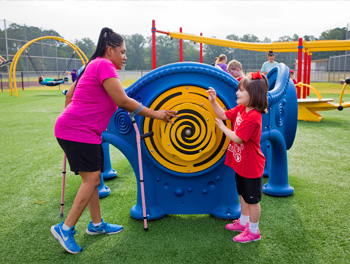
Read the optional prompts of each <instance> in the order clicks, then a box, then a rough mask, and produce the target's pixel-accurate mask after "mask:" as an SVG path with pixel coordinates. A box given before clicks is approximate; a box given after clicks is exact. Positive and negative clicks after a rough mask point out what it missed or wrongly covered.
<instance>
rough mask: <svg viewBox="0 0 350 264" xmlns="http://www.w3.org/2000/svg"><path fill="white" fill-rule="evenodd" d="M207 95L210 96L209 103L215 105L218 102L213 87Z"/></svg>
mask: <svg viewBox="0 0 350 264" xmlns="http://www.w3.org/2000/svg"><path fill="white" fill-rule="evenodd" d="M207 93H208V94H209V102H211V103H213V102H215V100H216V91H215V89H214V88H213V87H209V90H207Z"/></svg>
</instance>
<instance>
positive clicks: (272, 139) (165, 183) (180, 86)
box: [99, 63, 298, 220]
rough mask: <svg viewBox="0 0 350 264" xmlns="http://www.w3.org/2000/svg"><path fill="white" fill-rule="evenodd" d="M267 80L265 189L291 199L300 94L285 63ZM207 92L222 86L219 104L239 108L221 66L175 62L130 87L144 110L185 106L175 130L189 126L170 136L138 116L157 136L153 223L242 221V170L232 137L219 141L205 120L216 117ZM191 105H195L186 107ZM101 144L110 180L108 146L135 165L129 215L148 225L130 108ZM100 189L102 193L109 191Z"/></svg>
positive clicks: (151, 143) (152, 151) (150, 171)
mask: <svg viewBox="0 0 350 264" xmlns="http://www.w3.org/2000/svg"><path fill="white" fill-rule="evenodd" d="M267 77H268V79H269V83H270V88H269V92H268V101H269V112H268V113H267V114H265V115H263V129H262V135H261V148H262V150H263V152H264V154H265V156H266V166H265V172H264V176H266V177H269V178H268V183H266V184H265V185H264V187H263V191H264V192H265V193H266V194H269V195H273V196H288V195H291V194H293V192H294V189H293V188H292V187H291V186H290V185H289V183H288V164H287V149H289V148H290V147H291V146H292V144H293V141H294V138H295V134H296V128H297V116H298V103H297V97H296V92H295V86H294V84H293V82H292V81H291V80H290V78H289V68H288V67H287V66H286V65H284V64H279V65H278V66H277V67H275V68H274V69H272V70H271V71H270V72H269V73H268V75H267ZM208 87H214V88H215V90H216V92H217V98H218V100H221V102H222V104H223V105H224V107H225V108H226V109H230V108H233V107H235V106H236V92H237V89H238V82H237V80H236V79H234V78H233V77H231V76H230V75H229V74H227V73H225V72H223V71H221V70H219V69H216V68H214V67H212V66H210V65H205V64H199V63H174V64H169V65H166V66H163V67H160V68H157V69H156V70H153V71H152V72H150V73H148V74H147V75H145V76H143V77H142V78H140V79H139V80H138V81H137V82H135V83H134V84H133V85H132V86H130V87H129V88H127V89H126V93H127V94H128V96H129V97H131V98H134V99H135V100H137V101H139V102H142V104H143V105H145V106H148V107H149V106H151V107H152V108H154V109H165V108H166V109H181V113H183V115H181V118H180V117H179V118H178V119H175V124H174V125H173V126H174V127H176V124H177V122H180V119H182V120H181V122H183V123H182V125H178V126H177V127H176V128H177V131H176V133H175V132H170V133H169V135H167V133H166V131H171V126H170V130H169V127H167V126H165V125H164V124H165V123H164V124H163V125H158V126H157V124H156V121H152V120H151V121H150V119H149V118H144V117H142V116H136V117H135V119H136V122H137V125H138V127H139V130H140V133H141V134H144V133H147V132H149V131H153V132H154V136H153V137H152V138H148V139H146V140H143V141H142V142H141V149H142V159H143V163H142V165H143V175H144V186H145V196H146V207H147V218H148V219H149V220H152V219H158V218H161V217H164V216H165V215H169V214H210V215H212V216H214V217H218V218H223V219H235V218H239V216H240V204H239V200H238V194H237V190H236V183H235V177H234V176H235V173H234V171H233V170H232V169H231V168H229V167H228V166H226V165H224V161H225V152H226V147H227V142H228V140H227V139H226V137H224V136H222V137H220V130H219V129H218V128H216V129H215V128H213V125H212V123H206V121H205V120H204V118H203V117H206V118H207V117H208V116H210V114H208V113H209V112H210V109H209V108H208V106H210V103H209V101H208V97H207V94H206V93H205V91H206V90H207V89H208ZM186 89H188V90H186ZM189 95H190V96H189ZM191 96H193V97H191ZM191 104H194V105H196V106H195V107H192V106H191V107H189V108H191V109H186V107H188V106H189V105H191ZM164 107H165V108H164ZM196 107H198V108H196ZM193 109H194V110H193ZM196 109H198V111H196ZM210 117H211V116H210ZM212 117H214V116H212ZM209 119H211V118H207V122H210V121H208V120H209ZM157 121H158V120H157ZM209 124H211V125H209ZM214 126H215V124H214ZM167 129H168V130H167ZM198 130H199V131H198ZM213 131H215V132H213ZM186 133H188V134H189V135H191V136H194V135H197V136H198V138H199V137H200V135H201V134H205V138H204V139H203V138H202V141H203V142H200V140H199V139H198V142H191V143H189V140H188V139H189V138H187V136H186ZM209 135H210V139H208V137H209ZM212 137H213V138H216V140H215V142H216V145H215V146H214V147H213V146H212V144H211V143H210V142H211V138H212ZM102 140H103V150H104V155H105V162H104V166H105V168H104V169H105V172H104V175H105V174H106V175H116V172H115V170H113V169H112V168H111V162H110V159H109V144H112V145H113V146H115V147H116V148H118V149H119V150H120V151H121V152H122V153H123V154H124V156H125V157H126V158H127V159H128V161H129V162H130V164H131V166H132V168H133V170H134V172H135V176H136V179H137V203H136V205H135V206H133V207H132V208H131V211H130V212H131V216H132V217H134V218H136V219H140V220H142V219H143V215H142V203H141V193H140V191H141V190H140V181H139V168H138V167H139V165H138V159H137V145H136V134H135V131H134V129H133V126H132V123H131V119H130V118H129V116H128V113H127V112H126V111H124V110H122V109H118V111H117V112H116V113H115V114H114V115H113V116H112V118H111V120H110V123H109V125H108V128H107V130H106V131H105V132H103V134H102ZM166 140H169V142H171V143H172V144H174V147H173V148H171V147H169V149H168V147H167V146H169V145H171V144H165V143H164V142H167V141H166ZM213 141H214V140H213ZM196 143H198V144H196ZM176 144H179V145H176ZM186 144H187V146H188V149H186V151H185V150H184V149H183V148H181V146H182V147H183V145H186ZM201 144H202V146H201V149H200V151H197V152H196V153H193V152H191V151H190V149H191V148H192V147H193V146H194V145H201ZM185 148H186V146H185ZM201 153H204V154H201ZM213 161H214V162H213ZM208 164H209V165H210V166H208ZM186 166H188V168H189V169H187V167H186ZM112 177H113V176H112ZM114 177H115V176H114ZM101 178H102V179H103V177H101ZM101 188H102V190H103V188H104V186H103V185H102V186H101ZM107 188H108V187H107ZM99 190H100V189H99Z"/></svg>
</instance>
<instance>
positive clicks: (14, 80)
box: [10, 36, 89, 97]
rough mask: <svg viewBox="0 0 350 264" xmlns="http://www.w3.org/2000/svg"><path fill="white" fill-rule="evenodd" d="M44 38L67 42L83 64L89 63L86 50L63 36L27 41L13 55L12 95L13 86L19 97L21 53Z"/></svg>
mask: <svg viewBox="0 0 350 264" xmlns="http://www.w3.org/2000/svg"><path fill="white" fill-rule="evenodd" d="M43 39H54V40H57V41H60V42H63V43H65V44H67V45H68V46H70V47H71V48H72V49H73V50H74V52H75V53H76V54H77V55H78V56H79V58H80V60H81V62H82V63H83V65H85V63H87V62H88V61H89V60H88V59H87V58H86V56H85V54H84V52H82V51H81V49H79V47H78V46H76V45H75V44H73V43H72V42H70V41H68V40H65V39H63V38H60V37H54V36H45V37H40V38H36V39H33V40H31V41H29V42H27V43H26V44H24V45H23V46H22V47H21V48H20V49H19V50H18V51H17V53H16V55H15V56H14V57H13V61H12V63H11V65H10V90H11V96H12V95H13V91H12V89H13V88H12V87H14V89H15V94H16V97H18V92H17V82H16V67H17V62H18V59H19V57H20V56H21V54H22V53H23V51H25V50H26V48H27V47H29V46H30V45H31V44H33V43H34V42H36V41H39V40H43ZM84 59H85V60H84Z"/></svg>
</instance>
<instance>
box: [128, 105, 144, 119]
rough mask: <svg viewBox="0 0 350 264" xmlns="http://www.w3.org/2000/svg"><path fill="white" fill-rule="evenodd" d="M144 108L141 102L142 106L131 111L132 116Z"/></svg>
mask: <svg viewBox="0 0 350 264" xmlns="http://www.w3.org/2000/svg"><path fill="white" fill-rule="evenodd" d="M143 108H144V106H143V104H142V103H140V106H139V107H138V108H137V109H136V110H135V111H133V112H131V113H129V115H130V117H134V116H135V115H137V114H139V113H140V112H141V111H142V109H143Z"/></svg>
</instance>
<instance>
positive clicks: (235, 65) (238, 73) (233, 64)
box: [227, 60, 244, 81]
mask: <svg viewBox="0 0 350 264" xmlns="http://www.w3.org/2000/svg"><path fill="white" fill-rule="evenodd" d="M227 71H228V72H229V73H230V74H231V75H232V76H233V77H235V78H236V79H237V81H240V80H242V79H243V77H244V74H243V67H242V64H241V63H240V62H239V61H237V60H232V61H230V62H229V63H228V65H227Z"/></svg>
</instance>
